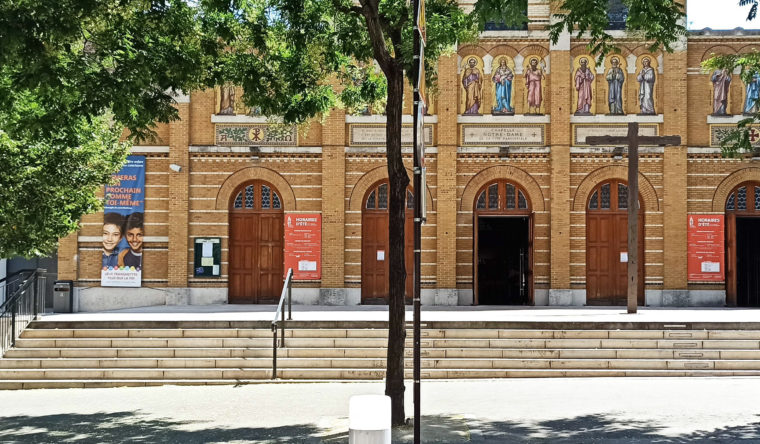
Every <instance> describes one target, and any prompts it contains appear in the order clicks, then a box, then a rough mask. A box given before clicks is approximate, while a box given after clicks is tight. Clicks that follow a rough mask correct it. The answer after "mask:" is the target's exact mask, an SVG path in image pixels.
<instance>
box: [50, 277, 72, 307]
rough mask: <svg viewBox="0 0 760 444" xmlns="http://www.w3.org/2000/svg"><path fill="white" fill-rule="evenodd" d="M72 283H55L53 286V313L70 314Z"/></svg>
mask: <svg viewBox="0 0 760 444" xmlns="http://www.w3.org/2000/svg"><path fill="white" fill-rule="evenodd" d="M73 289H74V281H55V285H54V286H53V311H54V312H55V313H71V307H72V305H73V304H72V301H73V299H74V295H73Z"/></svg>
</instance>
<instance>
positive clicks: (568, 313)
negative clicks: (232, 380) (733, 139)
mask: <svg viewBox="0 0 760 444" xmlns="http://www.w3.org/2000/svg"><path fill="white" fill-rule="evenodd" d="M274 312H275V306H274V305H228V304H220V305H162V306H153V307H140V308H131V309H123V310H113V311H105V312H90V313H60V314H45V315H43V319H44V320H50V321H133V320H139V321H149V320H158V321H185V320H220V321H246V320H253V321H262V320H263V321H271V320H272V318H273V316H274ZM413 318H414V317H413V313H412V309H411V307H409V308H407V311H406V319H407V320H412V319H413ZM293 319H294V320H299V321H317V320H324V321H349V320H352V321H353V320H355V321H387V320H388V307H387V306H345V307H341V306H315V305H295V306H293ZM421 319H422V321H423V322H433V321H531V322H560V321H562V322H760V309H756V308H755V309H752V308H724V307H688V308H671V307H642V308H639V311H638V313H636V314H628V313H626V309H625V307H514V306H498V307H496V306H483V305H481V306H456V307H446V306H428V307H423V309H422V316H421Z"/></svg>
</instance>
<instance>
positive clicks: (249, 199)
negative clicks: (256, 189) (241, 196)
mask: <svg viewBox="0 0 760 444" xmlns="http://www.w3.org/2000/svg"><path fill="white" fill-rule="evenodd" d="M245 207H246V208H248V209H251V208H253V185H248V186H247V187H245Z"/></svg>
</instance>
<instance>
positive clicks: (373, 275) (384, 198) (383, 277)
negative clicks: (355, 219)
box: [362, 179, 414, 304]
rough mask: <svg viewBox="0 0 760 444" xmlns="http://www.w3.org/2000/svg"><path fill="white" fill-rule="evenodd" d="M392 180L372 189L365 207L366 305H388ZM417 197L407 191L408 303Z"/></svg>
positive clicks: (363, 230)
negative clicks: (389, 217) (415, 198)
mask: <svg viewBox="0 0 760 444" xmlns="http://www.w3.org/2000/svg"><path fill="white" fill-rule="evenodd" d="M389 187H390V185H389V184H388V180H387V179H386V180H383V181H380V182H378V183H376V184H375V185H373V186H372V187H370V189H369V191H367V193H366V194H365V196H364V200H363V204H362V304H387V303H388V273H389V266H388V246H389V243H388V197H389V196H388V195H389ZM413 213H414V195H413V194H412V191H411V189H407V191H406V222H405V224H404V226H405V232H404V244H405V247H404V262H405V263H406V300H407V302H410V301H411V297H412V291H413V289H412V285H413V280H412V273H413V272H414V224H413V220H414V214H413Z"/></svg>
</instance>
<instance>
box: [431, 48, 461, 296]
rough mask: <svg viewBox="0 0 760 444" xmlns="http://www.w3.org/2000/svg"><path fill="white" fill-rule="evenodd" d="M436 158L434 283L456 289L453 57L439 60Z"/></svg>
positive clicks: (455, 83) (455, 88) (456, 80)
mask: <svg viewBox="0 0 760 444" xmlns="http://www.w3.org/2000/svg"><path fill="white" fill-rule="evenodd" d="M438 79H439V82H440V84H439V91H440V96H439V97H438V104H439V106H438V110H437V112H438V124H437V125H436V127H437V130H438V156H437V162H436V172H437V176H436V177H437V183H438V187H437V189H436V216H437V217H436V223H437V225H436V262H437V263H436V281H437V287H438V288H449V289H453V288H456V277H457V273H456V271H457V243H456V230H457V186H456V185H457V144H458V142H457V140H458V138H457V106H456V104H457V103H458V102H457V91H458V88H459V76H458V75H457V56H456V54H454V55H450V56H446V57H441V58H440V60H439V61H438Z"/></svg>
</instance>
